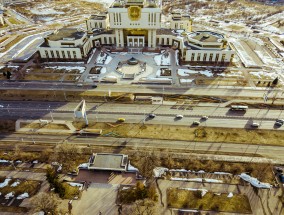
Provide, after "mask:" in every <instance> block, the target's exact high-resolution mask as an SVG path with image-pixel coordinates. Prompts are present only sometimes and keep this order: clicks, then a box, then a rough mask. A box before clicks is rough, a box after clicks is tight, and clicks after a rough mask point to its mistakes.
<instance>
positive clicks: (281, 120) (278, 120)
mask: <svg viewBox="0 0 284 215" xmlns="http://www.w3.org/2000/svg"><path fill="white" fill-rule="evenodd" d="M276 122H278V123H281V124H282V125H283V124H284V119H277V120H276Z"/></svg>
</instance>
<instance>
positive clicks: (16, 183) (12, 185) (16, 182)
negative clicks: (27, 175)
mask: <svg viewBox="0 0 284 215" xmlns="http://www.w3.org/2000/svg"><path fill="white" fill-rule="evenodd" d="M20 183H21V182H19V181H15V182H14V183H13V184H11V187H17V186H18V185H19V184H20Z"/></svg>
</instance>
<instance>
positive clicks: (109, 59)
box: [105, 56, 112, 64]
mask: <svg viewBox="0 0 284 215" xmlns="http://www.w3.org/2000/svg"><path fill="white" fill-rule="evenodd" d="M111 60H112V57H111V56H107V58H106V60H105V64H108V63H109V62H110V61H111Z"/></svg>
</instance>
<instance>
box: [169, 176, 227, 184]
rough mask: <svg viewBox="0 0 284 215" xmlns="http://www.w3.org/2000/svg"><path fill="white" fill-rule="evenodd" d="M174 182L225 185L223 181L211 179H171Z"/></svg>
mask: <svg viewBox="0 0 284 215" xmlns="http://www.w3.org/2000/svg"><path fill="white" fill-rule="evenodd" d="M171 180H172V181H195V182H207V183H223V181H222V180H217V179H211V178H175V177H172V178H171Z"/></svg>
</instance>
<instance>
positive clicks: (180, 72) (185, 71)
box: [178, 69, 213, 77]
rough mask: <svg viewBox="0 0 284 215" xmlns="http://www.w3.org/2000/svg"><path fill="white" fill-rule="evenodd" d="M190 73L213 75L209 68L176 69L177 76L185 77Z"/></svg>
mask: <svg viewBox="0 0 284 215" xmlns="http://www.w3.org/2000/svg"><path fill="white" fill-rule="evenodd" d="M190 74H201V75H205V76H206V77H213V73H212V72H211V71H209V70H203V71H196V70H190V69H178V75H179V76H182V77H185V76H189V75H190Z"/></svg>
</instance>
